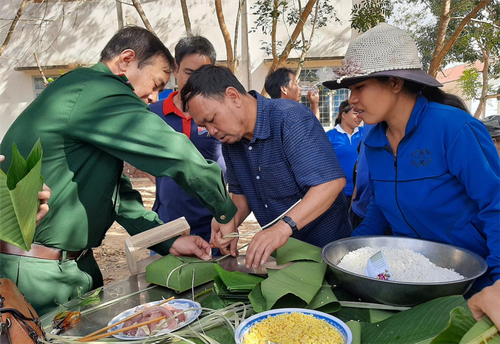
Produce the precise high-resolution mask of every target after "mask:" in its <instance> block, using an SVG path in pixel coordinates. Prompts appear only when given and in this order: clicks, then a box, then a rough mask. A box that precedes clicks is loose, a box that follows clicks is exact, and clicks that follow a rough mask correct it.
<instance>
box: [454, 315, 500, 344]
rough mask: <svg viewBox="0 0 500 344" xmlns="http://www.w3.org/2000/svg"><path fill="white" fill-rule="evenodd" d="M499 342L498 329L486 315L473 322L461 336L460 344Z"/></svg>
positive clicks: (499, 343)
mask: <svg viewBox="0 0 500 344" xmlns="http://www.w3.org/2000/svg"><path fill="white" fill-rule="evenodd" d="M481 343H487V344H500V331H499V330H498V329H497V328H496V327H495V325H493V322H492V321H491V320H490V318H488V317H487V316H484V317H483V318H482V319H481V320H480V321H478V322H477V323H475V324H474V325H473V326H472V327H471V328H470V329H469V331H468V332H467V333H466V334H465V335H464V336H463V337H462V339H461V340H460V344H481Z"/></svg>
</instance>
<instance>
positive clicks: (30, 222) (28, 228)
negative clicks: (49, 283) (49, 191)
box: [0, 140, 43, 251]
mask: <svg viewBox="0 0 500 344" xmlns="http://www.w3.org/2000/svg"><path fill="white" fill-rule="evenodd" d="M42 153H43V151H42V145H41V143H40V140H38V141H37V142H36V144H35V146H34V147H33V149H32V150H31V152H30V154H29V156H28V159H27V160H25V159H24V158H23V156H22V155H21V153H19V150H18V149H17V146H16V145H15V144H14V145H13V147H12V161H11V165H10V168H9V171H8V172H7V174H5V173H4V172H3V171H2V170H0V227H1V229H2V230H1V231H0V239H1V240H3V241H5V242H8V243H10V244H12V245H15V246H17V247H19V248H21V249H23V250H25V251H29V250H30V249H31V244H32V243H33V238H34V236H35V227H36V214H37V212H38V207H39V200H38V192H39V191H40V190H42V186H43V179H42V177H41V171H42Z"/></svg>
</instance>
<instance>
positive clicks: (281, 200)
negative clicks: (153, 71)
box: [181, 66, 351, 268]
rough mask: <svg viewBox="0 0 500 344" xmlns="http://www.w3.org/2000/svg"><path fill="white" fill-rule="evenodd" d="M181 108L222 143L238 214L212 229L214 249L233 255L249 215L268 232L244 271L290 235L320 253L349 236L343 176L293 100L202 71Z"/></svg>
mask: <svg viewBox="0 0 500 344" xmlns="http://www.w3.org/2000/svg"><path fill="white" fill-rule="evenodd" d="M181 99H182V103H183V105H184V110H185V111H189V114H190V115H191V117H193V119H194V120H195V122H196V123H197V124H198V125H203V126H206V127H207V130H208V131H209V133H210V135H212V136H214V137H216V138H217V139H219V140H220V141H221V142H222V153H223V155H224V160H225V161H226V165H227V172H226V173H227V180H228V184H229V192H231V194H232V198H233V201H234V203H235V204H236V206H237V208H238V212H237V214H236V219H235V221H234V222H231V223H229V224H227V225H224V226H220V225H219V224H218V223H213V225H212V238H211V243H212V244H213V245H214V246H216V247H218V248H220V249H221V251H222V254H225V253H227V251H228V250H227V246H228V245H229V246H230V252H231V254H232V255H233V256H236V254H237V249H236V244H237V242H238V238H234V239H233V238H225V235H227V234H231V233H237V228H238V226H239V225H240V224H241V223H242V222H243V221H244V220H245V218H246V217H247V216H248V215H249V214H250V212H251V211H253V213H254V215H255V217H256V218H257V221H258V222H259V224H260V225H261V226H264V225H267V224H269V223H270V222H272V221H273V220H275V219H277V218H278V219H279V218H280V216H281V215H282V214H283V213H285V212H286V211H287V210H288V209H289V208H290V207H291V206H293V205H294V204H296V203H297V202H298V201H299V200H302V201H300V203H298V204H297V205H296V206H295V207H294V208H293V209H291V210H289V211H288V212H287V213H286V216H285V217H283V218H282V219H281V220H279V221H277V222H276V223H275V224H274V225H272V226H271V227H269V228H267V229H265V230H263V231H261V232H259V233H257V234H256V235H255V236H254V237H253V239H252V241H251V243H250V245H249V246H248V249H247V254H246V265H247V267H250V266H253V267H254V268H255V267H258V266H259V265H260V264H263V263H265V262H267V259H268V258H269V256H270V254H271V253H272V252H273V251H274V250H276V249H277V248H279V247H281V246H283V245H284V244H285V243H286V242H287V240H288V238H289V237H290V236H293V237H294V238H296V239H299V240H303V241H305V242H308V243H310V244H313V245H316V246H319V247H322V246H324V245H326V244H327V243H329V242H331V241H333V240H336V239H340V238H344V237H347V236H349V235H350V233H351V226H350V224H349V221H348V217H347V210H348V205H347V200H346V197H345V193H344V191H343V189H344V187H345V173H344V171H343V170H342V167H341V166H340V164H339V163H338V160H337V157H336V156H335V151H334V150H333V147H332V145H331V143H330V141H329V140H328V137H327V136H326V133H325V131H324V129H323V127H322V126H321V124H320V122H319V121H318V120H317V119H316V118H315V117H314V115H313V113H312V112H311V111H310V110H309V109H308V108H307V107H305V106H304V105H302V104H300V103H297V102H295V101H289V100H280V99H268V98H265V97H263V96H261V95H260V94H259V93H257V92H255V91H250V92H248V93H247V92H246V90H245V88H244V87H243V86H242V85H241V83H240V82H239V81H238V79H236V77H235V76H234V75H233V74H232V73H231V71H230V70H229V69H228V68H226V67H220V66H203V67H201V68H199V69H198V70H196V71H195V72H194V73H193V74H192V75H191V77H190V78H189V80H188V81H187V83H186V84H185V85H184V88H183V89H182V92H181Z"/></svg>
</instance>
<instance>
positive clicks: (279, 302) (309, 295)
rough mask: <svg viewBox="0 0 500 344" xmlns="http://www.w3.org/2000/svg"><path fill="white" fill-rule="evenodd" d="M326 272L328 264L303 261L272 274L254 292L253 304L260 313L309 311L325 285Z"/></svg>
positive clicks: (251, 300) (270, 272)
mask: <svg viewBox="0 0 500 344" xmlns="http://www.w3.org/2000/svg"><path fill="white" fill-rule="evenodd" d="M325 272H326V263H316V262H302V261H300V262H295V263H294V264H292V265H290V266H288V267H286V268H284V269H282V270H274V271H269V277H268V278H267V279H265V280H264V281H262V282H261V283H260V284H258V285H257V286H255V288H254V289H253V290H252V292H251V293H250V295H249V298H250V302H251V303H252V306H253V308H254V309H255V310H256V311H257V312H263V311H267V310H270V309H273V308H286V307H302V308H305V307H307V305H309V304H310V303H311V301H312V300H313V299H314V297H315V296H316V294H317V293H318V291H319V290H320V289H321V287H322V286H323V280H324V278H325Z"/></svg>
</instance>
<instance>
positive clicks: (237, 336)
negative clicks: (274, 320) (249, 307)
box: [234, 308, 352, 344]
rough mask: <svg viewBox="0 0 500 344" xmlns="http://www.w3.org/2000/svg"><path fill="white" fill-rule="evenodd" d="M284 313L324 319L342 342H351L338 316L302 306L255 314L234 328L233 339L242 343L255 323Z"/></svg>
mask: <svg viewBox="0 0 500 344" xmlns="http://www.w3.org/2000/svg"><path fill="white" fill-rule="evenodd" d="M285 313H302V314H308V315H312V316H314V317H315V318H317V319H320V320H324V321H326V322H327V323H328V324H329V325H331V326H332V327H333V328H335V329H336V330H337V331H338V332H339V333H340V335H341V336H342V338H343V339H344V344H351V343H352V332H351V329H350V328H349V327H347V325H346V324H345V323H344V322H343V321H342V320H340V319H339V318H336V317H334V316H332V315H330V314H326V313H323V312H319V311H315V310H312V309H303V308H279V309H272V310H270V311H267V312H262V313H258V314H255V315H253V316H251V317H250V318H248V319H247V320H245V321H244V322H242V323H241V324H240V326H238V328H237V329H236V332H235V333H234V340H235V341H236V344H241V343H243V340H244V339H245V336H246V335H247V333H248V331H250V329H251V328H252V327H253V326H255V325H256V324H258V323H260V322H261V321H263V320H266V319H267V318H269V317H275V316H277V315H280V314H285Z"/></svg>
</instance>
